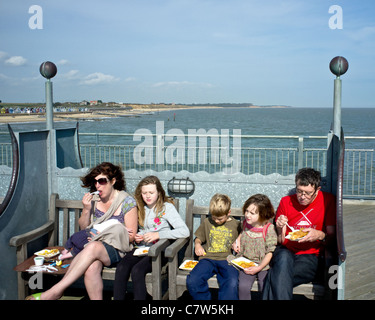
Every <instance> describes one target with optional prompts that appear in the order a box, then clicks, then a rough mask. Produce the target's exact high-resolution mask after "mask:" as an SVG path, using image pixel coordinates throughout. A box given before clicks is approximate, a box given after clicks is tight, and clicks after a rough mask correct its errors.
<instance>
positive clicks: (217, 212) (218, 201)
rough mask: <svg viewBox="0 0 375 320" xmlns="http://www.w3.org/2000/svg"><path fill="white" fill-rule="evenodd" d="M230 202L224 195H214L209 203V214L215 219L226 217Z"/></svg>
mask: <svg viewBox="0 0 375 320" xmlns="http://www.w3.org/2000/svg"><path fill="white" fill-rule="evenodd" d="M231 203H232V201H231V200H230V198H229V197H228V196H227V195H225V194H220V193H216V194H215V195H214V196H213V197H212V198H211V201H210V208H209V210H210V213H211V215H213V216H215V217H221V216H226V215H228V214H229V211H230V206H231Z"/></svg>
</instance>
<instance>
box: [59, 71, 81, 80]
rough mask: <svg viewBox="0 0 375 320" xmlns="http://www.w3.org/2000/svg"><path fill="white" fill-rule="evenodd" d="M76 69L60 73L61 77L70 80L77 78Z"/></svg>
mask: <svg viewBox="0 0 375 320" xmlns="http://www.w3.org/2000/svg"><path fill="white" fill-rule="evenodd" d="M78 72H79V71H78V70H70V71H68V72H66V73H64V74H62V75H61V77H62V78H64V79H68V80H72V79H77V78H78Z"/></svg>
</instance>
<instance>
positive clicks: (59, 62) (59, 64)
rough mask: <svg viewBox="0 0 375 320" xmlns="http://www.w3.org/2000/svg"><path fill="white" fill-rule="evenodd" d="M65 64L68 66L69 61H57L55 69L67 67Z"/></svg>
mask: <svg viewBox="0 0 375 320" xmlns="http://www.w3.org/2000/svg"><path fill="white" fill-rule="evenodd" d="M67 64H69V61H68V60H66V59H61V60H60V61H58V62H57V64H56V65H57V67H58V66H65V65H67Z"/></svg>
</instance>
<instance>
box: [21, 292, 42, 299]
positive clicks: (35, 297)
mask: <svg viewBox="0 0 375 320" xmlns="http://www.w3.org/2000/svg"><path fill="white" fill-rule="evenodd" d="M41 296H42V293H41V292H38V293H34V294H32V295H29V296H27V297H26V298H25V300H42V299H41Z"/></svg>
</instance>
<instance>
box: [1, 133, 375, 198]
mask: <svg viewBox="0 0 375 320" xmlns="http://www.w3.org/2000/svg"><path fill="white" fill-rule="evenodd" d="M79 139H80V153H81V159H82V162H83V165H84V167H93V166H95V165H96V164H97V163H100V162H102V161H110V162H113V163H116V164H120V165H121V166H122V168H123V170H130V169H135V170H138V171H143V170H147V169H151V170H155V171H157V172H161V171H164V170H169V171H172V172H179V171H182V170H186V171H188V172H192V173H195V172H199V171H205V172H208V173H216V172H225V173H228V174H234V173H239V172H240V173H242V174H245V175H251V174H255V173H259V174H261V175H269V174H272V173H279V174H281V175H283V176H287V175H290V174H295V173H296V172H297V170H298V169H299V168H301V167H313V168H315V169H317V170H320V171H321V173H322V175H323V176H325V175H326V162H327V141H328V137H327V136H307V137H301V136H266V135H236V134H232V135H226V134H211V135H207V134H206V135H201V134H194V135H182V134H176V135H168V134H163V135H157V134H144V135H136V134H115V133H80V134H79ZM345 140H346V144H347V149H346V151H345V168H344V183H343V185H344V197H346V198H372V199H375V172H374V170H375V159H374V142H375V137H346V138H345ZM357 145H358V146H360V147H361V148H355V147H354V146H357ZM348 146H349V148H348ZM0 164H2V165H6V166H11V164H12V152H11V146H10V144H9V143H0Z"/></svg>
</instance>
